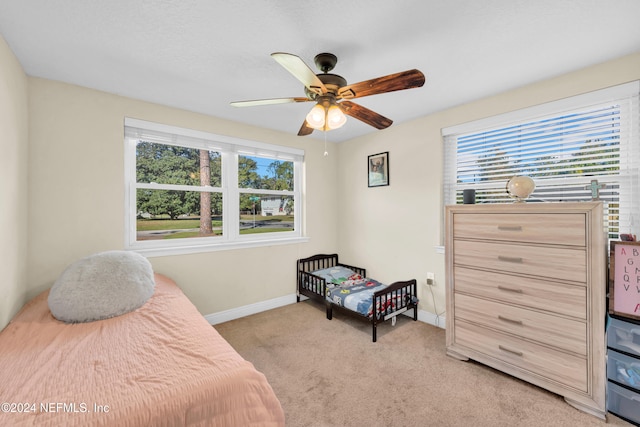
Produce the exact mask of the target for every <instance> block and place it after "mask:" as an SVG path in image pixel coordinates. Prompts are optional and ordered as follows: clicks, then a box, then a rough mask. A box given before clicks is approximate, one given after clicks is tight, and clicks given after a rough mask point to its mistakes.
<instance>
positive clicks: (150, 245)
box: [124, 117, 309, 257]
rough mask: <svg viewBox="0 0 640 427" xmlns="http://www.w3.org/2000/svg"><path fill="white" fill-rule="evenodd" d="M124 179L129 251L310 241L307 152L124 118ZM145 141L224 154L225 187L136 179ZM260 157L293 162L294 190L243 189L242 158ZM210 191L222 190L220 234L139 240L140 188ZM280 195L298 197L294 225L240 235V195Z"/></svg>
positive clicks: (173, 251) (177, 252)
mask: <svg viewBox="0 0 640 427" xmlns="http://www.w3.org/2000/svg"><path fill="white" fill-rule="evenodd" d="M124 127H125V136H124V183H125V191H124V193H125V201H124V213H125V221H124V223H125V236H124V240H125V245H124V247H125V249H126V250H134V251H136V252H139V253H141V254H143V255H145V256H150V257H151V256H165V255H180V254H187V253H198V252H210V251H219V250H230V249H241V248H251V247H260V246H273V245H282V244H294V243H301V242H307V241H309V238H307V237H305V236H304V233H303V230H302V224H303V221H302V218H303V207H304V203H303V200H302V182H303V179H302V173H303V162H304V150H300V149H297V148H292V147H285V146H279V145H273V144H266V143H262V142H258V141H250V140H246V139H240V138H234V137H230V136H225V135H217V134H213V133H209V132H203V131H197V130H192V129H186V128H181V127H176V126H170V125H165V124H160V123H154V122H149V121H144V120H139V119H134V118H129V117H125V119H124ZM140 139H145V140H149V141H151V142H158V143H162V144H167V145H176V146H181V147H189V148H198V149H207V150H210V151H217V152H220V153H221V158H222V171H221V173H222V177H221V178H222V186H221V187H208V186H204V187H203V186H175V185H162V184H156V183H151V184H148V183H138V182H136V145H137V142H138V141H139V140H140ZM240 155H245V156H256V157H263V158H269V159H274V160H283V161H292V162H293V165H294V188H293V190H292V191H288V190H285V191H274V190H257V189H255V190H254V189H243V188H238V157H239V156H240ZM139 188H151V189H157V190H167V189H170V190H185V191H209V192H212V193H221V194H222V200H223V202H222V206H223V208H222V230H223V233H222V235H221V236H212V237H192V238H184V239H168V240H148V241H138V240H137V230H136V216H137V212H136V211H137V205H136V190H137V189H139ZM247 192H251V193H260V194H268V195H274V194H281V195H289V196H292V197H293V200H294V213H295V214H294V229H293V230H292V231H282V232H274V233H257V234H240V223H239V219H238V213H239V206H240V194H241V193H247Z"/></svg>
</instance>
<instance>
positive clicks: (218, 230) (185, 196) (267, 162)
mask: <svg viewBox="0 0 640 427" xmlns="http://www.w3.org/2000/svg"><path fill="white" fill-rule="evenodd" d="M124 141H125V182H126V189H125V190H126V191H125V193H126V202H125V215H126V218H125V225H126V236H125V239H126V247H127V248H128V249H135V250H138V251H140V252H142V253H145V254H146V255H167V254H177V253H187V252H200V251H207V250H220V249H232V248H239V247H250V246H259V245H273V244H278V243H291V242H297V241H301V240H304V239H303V237H302V232H301V213H302V203H301V193H300V191H301V190H300V189H301V182H302V178H301V171H302V161H303V155H304V152H303V151H302V150H297V149H294V148H290V147H280V146H275V145H270V144H263V143H259V142H255V141H246V140H241V139H236V138H230V137H226V136H221V135H214V134H210V133H205V132H199V131H194V130H189V129H182V128H176V127H172V126H165V125H161V124H157V123H150V122H144V121H141V120H136V119H129V118H127V119H125V138H124Z"/></svg>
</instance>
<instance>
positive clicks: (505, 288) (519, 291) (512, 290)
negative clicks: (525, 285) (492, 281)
mask: <svg viewBox="0 0 640 427" xmlns="http://www.w3.org/2000/svg"><path fill="white" fill-rule="evenodd" d="M498 289H500V290H501V291H507V292H514V293H516V294H521V293H522V289H514V288H507V287H504V286H500V285H498Z"/></svg>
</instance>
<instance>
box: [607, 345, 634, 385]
mask: <svg viewBox="0 0 640 427" xmlns="http://www.w3.org/2000/svg"><path fill="white" fill-rule="evenodd" d="M607 357H608V360H607V378H609V379H610V380H613V381H617V382H618V383H620V384H623V385H626V386H629V387H633V388H634V390H637V391H638V392H639V393H640V359H636V358H633V357H630V356H627V355H626V354H622V353H618V352H617V351H615V350H609V353H608V356H607Z"/></svg>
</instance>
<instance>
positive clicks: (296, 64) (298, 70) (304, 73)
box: [271, 52, 327, 95]
mask: <svg viewBox="0 0 640 427" xmlns="http://www.w3.org/2000/svg"><path fill="white" fill-rule="evenodd" d="M271 57H272V58H273V59H275V60H276V61H278V63H279V64H280V65H282V66H283V67H284V68H285V69H286V70H287V71H288V72H290V73H291V74H293V77H295V78H296V79H298V80H300V81H301V82H302V84H303V85H305V86H306V88H307V89H309V90H310V91H311V92H314V93H317V94H318V95H322V94H325V93H327V88H326V87H325V85H324V83H322V81H321V80H320V79H319V78H318V76H316V74H315V73H314V72H313V70H312V69H311V68H309V66H308V65H307V64H305V62H304V61H303V60H302V59H300V57H298V56H296V55H292V54H290V53H284V52H275V53H272V54H271Z"/></svg>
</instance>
